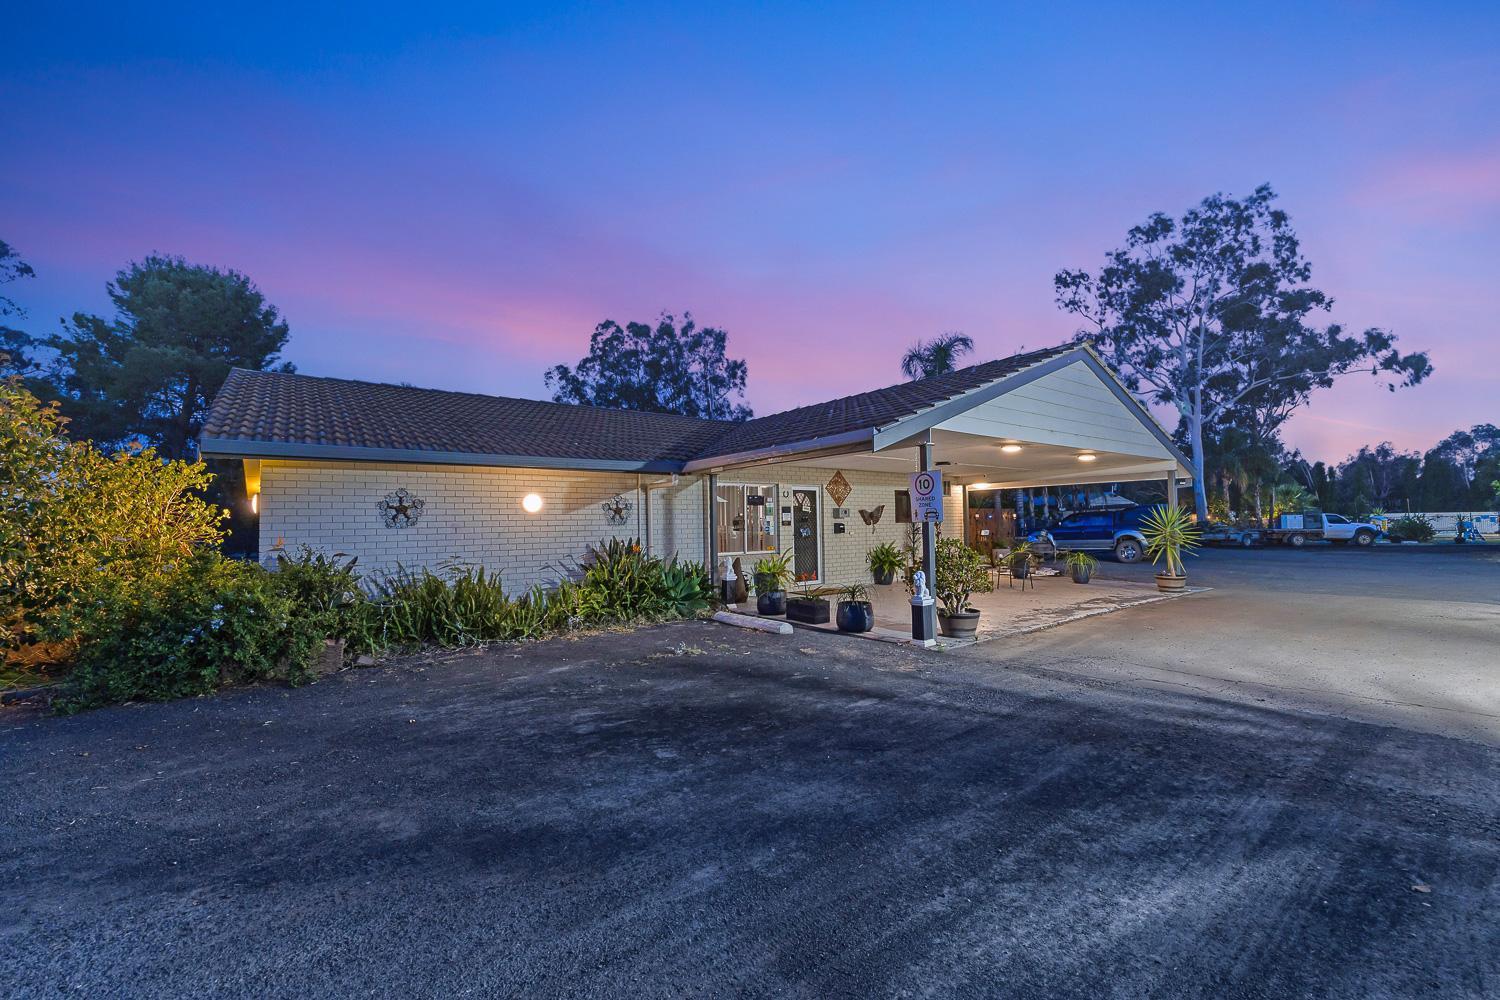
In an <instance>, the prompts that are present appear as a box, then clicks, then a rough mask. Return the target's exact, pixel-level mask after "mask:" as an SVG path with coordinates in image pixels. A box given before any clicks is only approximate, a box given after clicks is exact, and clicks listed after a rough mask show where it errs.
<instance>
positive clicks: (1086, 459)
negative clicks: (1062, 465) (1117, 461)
mask: <svg viewBox="0 0 1500 1000" xmlns="http://www.w3.org/2000/svg"><path fill="white" fill-rule="evenodd" d="M1098 460H1099V456H1098V455H1091V454H1089V453H1088V452H1084V453H1083V454H1082V455H1079V456H1078V461H1080V462H1096V461H1098Z"/></svg>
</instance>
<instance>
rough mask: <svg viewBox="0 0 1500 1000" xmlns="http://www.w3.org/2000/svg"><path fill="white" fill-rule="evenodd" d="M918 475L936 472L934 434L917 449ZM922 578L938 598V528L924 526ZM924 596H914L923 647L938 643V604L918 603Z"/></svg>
mask: <svg viewBox="0 0 1500 1000" xmlns="http://www.w3.org/2000/svg"><path fill="white" fill-rule="evenodd" d="M917 457H918V461H917V465H918V469H917V471H918V472H931V471H932V431H928V432H927V433H926V435H925V436H923V438H922V443H921V444H919V445H918V446H917ZM922 575H923V576H924V577H926V579H927V593H928V594H929V595H936V594H937V525H935V524H933V523H932V522H931V521H923V522H922ZM920 596H921V595H913V596H912V606H911V637H912V639H914V640H916V641H917V642H920V643H922V644H923V645H927V646H931V645H933V644H935V643H936V642H937V602H936V601H935V600H934V597H933V596H929V597H928V598H927V601H926V603H918V598H919V597H920Z"/></svg>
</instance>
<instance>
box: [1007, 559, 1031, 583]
mask: <svg viewBox="0 0 1500 1000" xmlns="http://www.w3.org/2000/svg"><path fill="white" fill-rule="evenodd" d="M1010 575H1011V576H1013V577H1015V578H1016V579H1017V580H1025V579H1026V578H1027V577H1029V576H1031V560H1030V559H1018V560H1016V561H1015V562H1013V563H1011V564H1010Z"/></svg>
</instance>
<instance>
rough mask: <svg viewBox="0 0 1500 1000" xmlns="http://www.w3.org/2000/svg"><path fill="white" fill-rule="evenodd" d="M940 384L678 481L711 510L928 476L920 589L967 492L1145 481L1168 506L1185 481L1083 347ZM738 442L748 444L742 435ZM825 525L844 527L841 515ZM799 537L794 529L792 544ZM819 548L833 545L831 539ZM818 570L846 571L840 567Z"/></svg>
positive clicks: (706, 465)
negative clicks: (694, 481)
mask: <svg viewBox="0 0 1500 1000" xmlns="http://www.w3.org/2000/svg"><path fill="white" fill-rule="evenodd" d="M951 377H952V378H954V379H955V382H954V384H953V385H952V386H951V387H949V388H951V391H949V392H948V393H946V394H944V395H941V396H937V397H928V398H926V399H903V398H902V391H901V390H902V388H903V387H900V386H896V387H891V388H890V389H886V390H878V391H877V392H876V393H863V394H860V395H859V396H855V397H847V398H845V399H842V400H835V401H833V402H831V403H827V404H820V405H819V406H818V407H816V408H807V409H815V410H819V411H821V412H818V413H811V414H807V415H806V418H807V419H808V422H809V424H810V425H811V426H817V424H818V423H820V422H821V424H822V425H823V426H824V427H826V428H828V429H829V432H826V433H823V434H820V435H816V436H812V437H808V438H806V439H803V440H800V441H793V442H791V443H777V442H772V443H770V444H767V445H765V446H763V447H760V448H747V449H745V450H742V451H738V452H730V453H727V454H723V455H719V456H715V457H710V458H702V459H698V460H695V461H692V462H689V463H688V464H687V467H686V470H685V471H687V472H689V473H706V474H707V475H708V477H709V482H710V487H709V493H710V495H711V496H713V497H715V498H719V497H720V489H719V484H720V483H722V482H731V481H747V480H751V479H753V480H759V481H764V482H766V483H774V484H780V483H788V482H793V483H795V482H821V481H823V480H824V479H825V478H827V477H828V476H829V475H830V473H836V474H837V476H838V477H839V478H840V479H841V480H843V481H844V482H845V483H846V484H848V485H849V486H850V488H851V489H852V488H854V487H857V486H859V485H861V484H862V483H870V482H880V483H885V484H890V483H892V482H900V481H901V480H902V479H904V478H905V477H908V476H910V475H911V474H912V473H914V472H917V471H937V472H938V473H939V474H940V475H941V478H942V483H943V487H944V495H943V521H942V524H941V525H939V524H936V523H932V522H928V523H926V524H924V525H923V533H924V541H923V549H924V563H925V565H926V572H927V578H928V579H929V580H931V579H932V578H933V576H934V572H933V570H934V559H933V548H934V542H935V536H936V534H937V532H938V531H940V530H946V531H949V532H958V533H960V536H961V533H962V530H963V529H962V527H961V526H962V524H963V520H964V516H965V512H966V510H967V507H968V501H967V498H968V493H969V491H970V490H991V489H1031V488H1042V487H1051V486H1075V485H1078V486H1083V485H1088V484H1109V483H1120V482H1133V481H1145V480H1156V481H1160V482H1162V483H1163V484H1164V486H1165V489H1166V495H1167V500H1168V503H1171V504H1174V505H1175V504H1176V502H1177V485H1178V481H1179V480H1180V479H1184V478H1190V477H1191V476H1192V471H1193V470H1192V466H1191V464H1190V463H1189V462H1188V460H1187V458H1186V457H1185V456H1183V455H1182V453H1181V452H1180V451H1179V450H1178V449H1177V448H1176V447H1175V446H1174V445H1173V443H1172V440H1171V437H1170V436H1169V435H1168V434H1167V432H1166V431H1165V430H1164V429H1163V428H1162V426H1161V425H1160V424H1159V423H1158V422H1157V421H1156V419H1155V418H1154V417H1153V416H1152V415H1151V413H1150V411H1148V410H1147V409H1146V407H1145V406H1144V405H1142V404H1141V402H1140V401H1139V400H1137V399H1136V398H1135V397H1134V396H1133V395H1131V393H1130V392H1129V391H1128V390H1127V389H1126V388H1125V387H1124V386H1123V385H1122V384H1121V383H1120V381H1119V379H1118V378H1117V377H1116V376H1115V374H1114V373H1113V372H1112V371H1111V370H1110V369H1109V367H1108V366H1107V365H1105V364H1104V363H1103V361H1101V360H1100V359H1099V357H1098V356H1097V355H1096V354H1095V353H1094V351H1093V350H1092V348H1090V347H1089V346H1088V345H1087V344H1078V345H1069V346H1066V347H1063V348H1055V349H1052V350H1049V351H1043V352H1036V353H1035V354H1033V355H1021V356H1018V357H1016V358H1010V359H1005V360H1004V361H1001V362H991V363H990V364H989V365H977V366H975V367H974V368H970V369H964V370H963V371H962V372H957V373H954V376H951ZM924 381H925V382H927V383H934V382H940V381H941V379H929V380H924ZM796 414H798V411H791V413H789V414H787V415H782V417H781V420H780V422H781V423H782V424H783V425H785V424H787V423H788V422H789V421H788V419H787V418H788V417H793V416H795V415H796ZM773 419H774V418H773ZM756 423H757V422H755V421H752V422H751V423H750V424H749V425H747V430H752V429H753V428H754V426H755V424H756ZM783 436H785V434H784V431H783ZM746 437H747V438H749V439H751V440H753V434H747V435H746ZM832 482H833V481H830V488H831V487H832ZM899 492H900V491H899V490H898V491H897V493H899ZM898 499H899V497H898ZM834 502H835V504H836V510H837V509H840V508H841V507H842V501H841V500H840V499H839V497H838V496H837V495H835V496H834ZM709 506H710V509H709V511H708V515H709V517H708V522H709V530H708V536H709V546H708V551H709V554H710V563H711V565H714V566H716V567H717V566H718V565H719V564H720V556H721V548H720V546H719V545H718V544H717V543H719V542H721V541H722V538H723V533H722V532H721V531H719V530H718V527H717V525H716V516H717V515H718V514H719V511H718V509H717V508H718V506H720V504H718V503H711V504H710V505H709ZM860 513H861V515H862V516H864V515H867V514H869V513H872V511H870V510H866V509H862V510H861V511H860ZM822 520H823V519H822V518H821V517H814V518H812V521H813V522H814V523H819V524H820V523H822ZM835 520H836V521H837V520H846V521H847V520H849V514H848V511H847V510H846V511H844V513H843V514H842V515H841V516H838V517H836V518H835ZM786 523H791V522H786ZM866 523H868V522H866ZM854 526H855V528H856V529H857V528H858V527H859V525H858V524H857V523H855V525H854ZM803 530H806V529H804V528H802V527H799V528H798V532H799V537H800V532H802V531H803ZM835 530H836V531H838V533H839V534H842V535H849V534H857V533H858V532H857V531H855V532H850V531H848V530H847V529H842V530H841V529H837V528H835ZM827 542H828V545H829V546H830V547H831V546H833V545H835V544H837V542H836V539H834V538H830V539H828V540H827ZM829 562H831V563H833V562H837V563H839V564H840V565H843V566H849V565H851V561H850V560H847V559H846V560H834V559H830V560H829ZM819 566H820V578H822V579H823V580H824V582H830V583H838V582H841V581H840V580H838V579H836V578H832V577H830V576H828V575H827V574H824V573H822V571H821V566H822V562H821V558H820V563H819Z"/></svg>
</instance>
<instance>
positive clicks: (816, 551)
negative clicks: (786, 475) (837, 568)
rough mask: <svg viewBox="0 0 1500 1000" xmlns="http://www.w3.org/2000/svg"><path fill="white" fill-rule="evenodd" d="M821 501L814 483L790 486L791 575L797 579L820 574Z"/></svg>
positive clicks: (814, 577)
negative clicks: (819, 506) (819, 507)
mask: <svg viewBox="0 0 1500 1000" xmlns="http://www.w3.org/2000/svg"><path fill="white" fill-rule="evenodd" d="M820 502H821V498H820V496H819V490H818V488H817V487H816V486H794V487H792V575H793V576H795V577H796V578H797V579H798V580H804V581H805V580H813V581H818V580H822V578H823V567H822V565H821V563H822V561H823V558H822V539H821V538H820V537H819V530H818V528H819V525H820V523H821V521H822V518H821V516H820V515H821V514H822V511H821V510H819V509H818V505H819V503H820Z"/></svg>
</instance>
